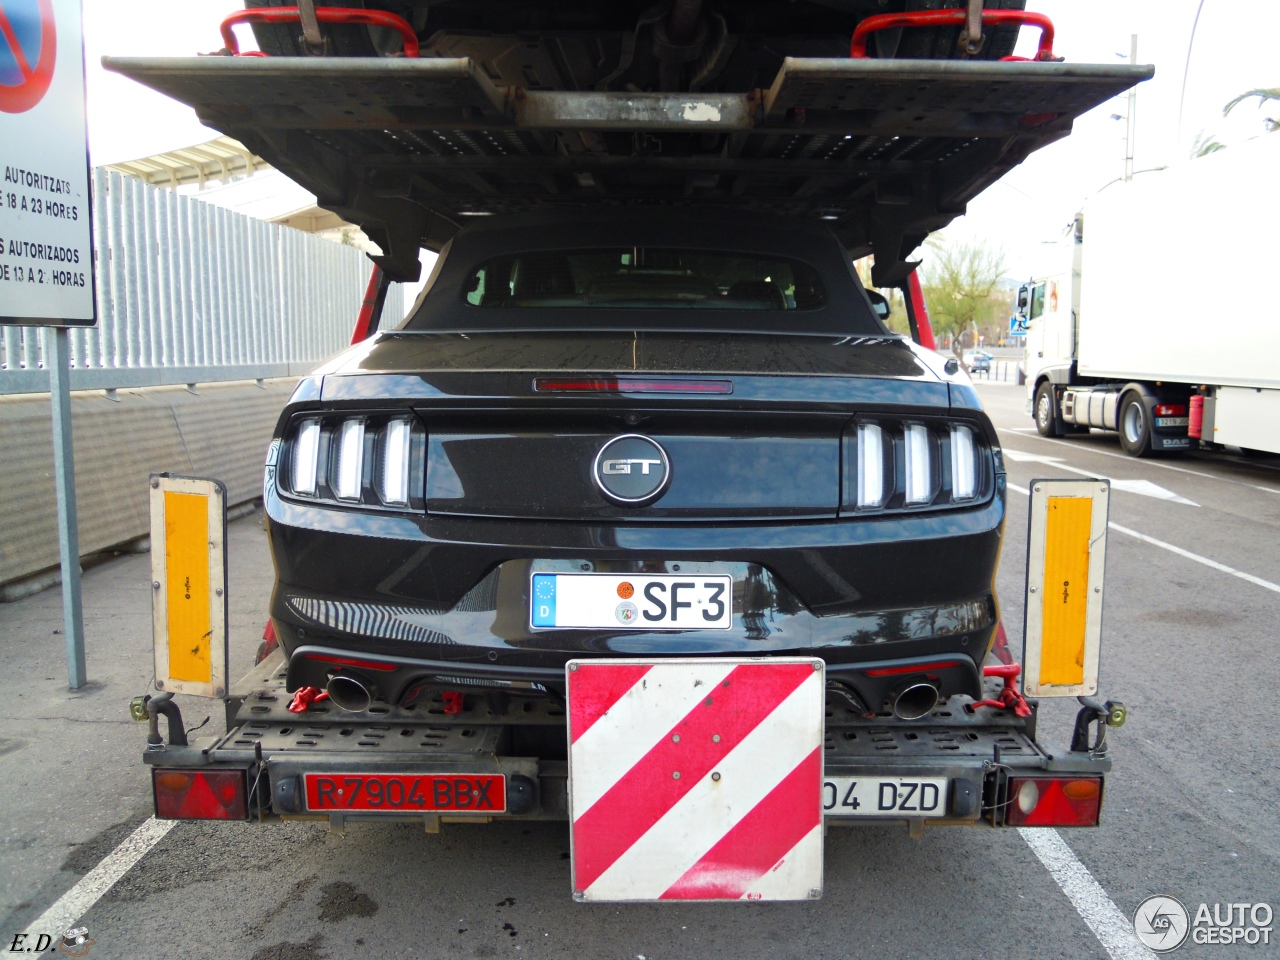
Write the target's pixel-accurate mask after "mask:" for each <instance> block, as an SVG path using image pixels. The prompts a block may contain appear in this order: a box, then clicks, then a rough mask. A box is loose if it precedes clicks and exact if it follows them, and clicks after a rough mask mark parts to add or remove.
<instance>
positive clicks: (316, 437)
mask: <svg viewBox="0 0 1280 960" xmlns="http://www.w3.org/2000/svg"><path fill="white" fill-rule="evenodd" d="M319 463H320V421H319V420H304V421H302V423H301V424H299V425H298V432H297V435H296V436H295V437H294V438H293V462H292V464H291V465H290V475H291V479H292V485H293V492H294V493H300V494H303V495H305V496H309V497H314V496H315V495H316V482H317V477H318V473H319V470H318V467H319Z"/></svg>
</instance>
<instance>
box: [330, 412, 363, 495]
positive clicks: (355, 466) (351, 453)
mask: <svg viewBox="0 0 1280 960" xmlns="http://www.w3.org/2000/svg"><path fill="white" fill-rule="evenodd" d="M363 476H364V421H363V420H344V421H342V425H341V426H340V427H339V428H338V464H337V470H336V471H335V473H334V478H333V491H334V493H336V494H337V495H338V499H339V500H359V499H360V490H361V486H362V484H361V479H362V478H363Z"/></svg>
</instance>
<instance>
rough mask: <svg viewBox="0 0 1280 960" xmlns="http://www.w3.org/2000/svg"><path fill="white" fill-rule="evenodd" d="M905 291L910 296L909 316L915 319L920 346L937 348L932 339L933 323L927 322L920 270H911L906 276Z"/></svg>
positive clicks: (926, 308)
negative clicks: (909, 274)
mask: <svg viewBox="0 0 1280 960" xmlns="http://www.w3.org/2000/svg"><path fill="white" fill-rule="evenodd" d="M907 293H908V294H909V295H910V296H911V316H912V317H914V318H915V321H916V333H917V335H918V336H919V337H920V346H922V347H924V348H925V349H926V350H937V349H938V345H937V343H936V342H935V341H934V339H933V325H932V324H931V323H930V322H929V308H928V307H927V306H925V302H924V289H923V288H922V287H921V286H920V271H918V270H912V271H911V276H909V277H907Z"/></svg>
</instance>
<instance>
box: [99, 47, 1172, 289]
mask: <svg viewBox="0 0 1280 960" xmlns="http://www.w3.org/2000/svg"><path fill="white" fill-rule="evenodd" d="M103 63H104V65H105V66H106V67H107V68H108V69H110V70H114V71H117V72H119V73H122V74H125V75H126V76H129V77H131V78H133V79H135V80H137V81H139V82H141V83H143V84H146V85H147V86H150V87H152V88H154V89H156V90H158V91H159V92H161V93H164V94H166V95H168V96H170V97H173V98H174V99H177V100H180V101H182V102H183V103H187V104H189V105H191V106H192V107H194V108H195V110H196V113H197V114H198V115H199V117H200V120H201V122H203V123H205V124H206V125H208V126H210V127H213V128H215V129H217V130H220V131H222V132H223V133H226V134H227V135H229V136H232V137H235V138H236V139H238V140H240V141H241V142H242V143H244V144H245V145H246V146H248V147H249V148H250V149H251V150H253V151H254V152H255V153H257V154H259V155H260V156H262V157H263V158H265V159H266V160H267V161H269V162H270V163H271V164H273V165H274V166H276V167H277V168H278V169H280V170H282V171H283V172H284V173H286V174H287V175H288V176H290V177H292V178H293V179H294V180H296V181H297V182H298V183H300V184H302V185H303V186H304V187H306V188H307V189H309V190H311V191H312V192H313V193H315V194H316V196H317V198H318V200H319V203H320V205H321V206H323V207H325V208H327V209H330V210H333V211H334V212H335V213H337V214H338V215H339V216H341V217H343V218H344V219H347V220H349V221H351V222H353V223H357V224H359V225H360V226H361V227H362V228H363V229H364V230H365V232H366V233H367V234H368V235H369V236H370V237H371V239H373V240H374V241H375V242H376V243H377V244H378V245H379V246H380V247H381V248H382V250H383V251H384V256H382V257H379V258H375V259H377V260H378V261H379V262H380V263H381V265H382V266H383V267H384V268H385V269H386V270H387V271H388V273H389V274H390V275H391V277H392V278H393V279H410V278H412V277H415V276H416V275H417V272H418V249H419V247H421V246H426V247H428V248H431V249H439V247H440V246H442V245H443V243H445V242H446V241H447V240H448V239H449V237H450V236H452V235H453V233H455V232H456V231H457V229H458V228H459V226H460V225H461V224H463V223H465V222H466V220H467V218H468V217H469V216H474V215H478V214H479V215H483V214H491V213H500V212H508V211H520V210H530V209H536V208H542V207H547V206H555V205H580V204H584V203H589V204H600V203H621V202H657V203H665V204H683V205H690V206H714V207H722V208H723V207H730V208H734V209H739V210H747V211H761V212H769V213H775V214H783V215H787V216H794V217H802V218H810V219H818V218H821V219H823V220H828V221H830V223H831V226H832V227H833V228H834V229H835V231H836V232H837V234H838V235H839V236H840V238H841V240H842V241H843V242H844V244H845V246H846V247H848V248H849V250H850V252H851V253H852V254H853V255H854V256H861V255H864V254H866V253H871V252H875V253H876V254H877V256H876V271H875V277H874V279H875V282H876V283H877V284H880V285H888V284H893V283H897V282H899V281H901V280H902V279H903V278H904V277H905V275H906V273H907V272H909V270H910V267H909V266H908V265H907V264H905V263H903V257H904V256H905V255H906V254H907V253H909V252H910V251H911V250H913V249H914V248H915V247H916V246H918V245H919V243H920V242H921V241H922V240H923V239H924V238H925V237H926V236H927V235H928V234H929V233H931V232H932V231H934V230H937V229H940V228H941V227H943V226H945V225H946V224H947V223H949V222H950V221H951V220H952V219H953V218H955V217H957V216H959V215H961V214H963V213H964V211H965V205H966V204H967V203H968V201H969V200H971V199H972V198H973V197H975V196H977V195H978V194H979V193H981V192H982V191H983V190H984V189H985V188H986V187H988V186H990V185H991V184H992V183H994V182H995V181H996V180H998V179H999V178H1000V177H1001V176H1003V175H1004V174H1005V173H1006V172H1007V171H1008V170H1010V169H1011V168H1012V167H1014V166H1016V165H1017V164H1018V163H1021V162H1022V161H1023V160H1024V159H1025V158H1026V157H1027V156H1028V155H1030V154H1031V153H1032V152H1033V151H1035V150H1037V149H1039V148H1040V147H1043V146H1045V145H1047V144H1049V143H1052V142H1053V141H1055V140H1057V139H1059V138H1061V137H1063V136H1065V135H1066V134H1068V133H1069V132H1070V130H1071V125H1072V122H1073V121H1074V119H1075V118H1076V117H1077V116H1079V115H1080V114H1082V113H1084V112H1085V111H1087V110H1090V109H1092V108H1093V107H1095V106H1097V105H1098V104H1099V103H1102V102H1104V101H1105V100H1107V99H1109V98H1110V97H1113V96H1115V95H1117V94H1119V93H1121V92H1123V91H1124V90H1127V89H1128V88H1129V87H1131V86H1132V85H1134V84H1135V83H1138V82H1141V81H1143V80H1146V79H1149V78H1150V77H1151V76H1152V75H1153V73H1154V68H1153V67H1151V66H1132V65H1116V66H1110V65H1096V64H1066V63H1038V62H1022V63H1011V62H989V61H972V60H970V61H930V60H874V59H857V60H853V59H827V58H822V59H796V58H788V59H786V60H785V61H784V62H783V64H782V67H781V69H780V70H779V71H778V74H777V77H776V78H775V80H774V81H773V84H772V85H771V86H770V87H769V88H768V89H767V90H766V89H761V90H753V91H749V92H746V93H620V92H577V91H532V90H525V89H522V88H520V87H509V86H499V85H498V84H496V83H494V82H493V81H492V80H490V79H489V77H488V76H487V75H486V74H485V72H484V71H483V70H482V69H480V67H479V66H477V64H476V63H475V62H474V61H472V60H470V59H467V58H448V59H446V58H436V59H431V58H427V59H399V58H328V57H315V58H312V57H308V58H286V57H276V58H266V57H253V58H237V57H201V58H117V57H106V58H104V60H103Z"/></svg>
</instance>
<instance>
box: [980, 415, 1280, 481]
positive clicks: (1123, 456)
mask: <svg viewBox="0 0 1280 960" xmlns="http://www.w3.org/2000/svg"><path fill="white" fill-rule="evenodd" d="M996 430H997V431H998V432H1000V433H1019V434H1022V435H1023V436H1025V437H1027V438H1029V439H1031V440H1043V441H1044V442H1045V443H1060V444H1062V445H1063V446H1064V447H1071V448H1072V449H1073V450H1075V451H1076V452H1077V453H1096V454H1097V455H1098V456H1100V457H1115V458H1116V459H1117V460H1128V461H1129V462H1130V463H1133V461H1134V458H1133V457H1131V456H1129V455H1128V454H1127V453H1116V452H1114V451H1112V450H1096V449H1094V448H1093V447H1082V446H1080V445H1079V444H1074V443H1072V442H1071V441H1070V440H1059V439H1057V438H1055V437H1042V436H1040V432H1039V431H1038V430H1036V428H1035V427H996ZM1142 463H1143V465H1144V466H1148V467H1159V468H1160V469H1161V470H1172V471H1173V472H1174V473H1187V474H1190V475H1191V476H1193V477H1204V478H1205V479H1206V480H1218V481H1221V482H1222V483H1231V484H1235V485H1236V486H1237V487H1249V488H1250V489H1251V490H1262V491H1263V492H1265V493H1276V494H1280V488H1277V487H1264V486H1263V485H1262V484H1260V483H1246V482H1245V481H1244V480H1233V479H1232V478H1231V477H1223V476H1219V475H1218V474H1216V473H1205V472H1204V471H1203V470H1188V469H1187V468H1186V467H1175V466H1174V465H1173V464H1171V463H1160V462H1159V461H1158V460H1143V461H1142ZM1135 466H1136V464H1135Z"/></svg>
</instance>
